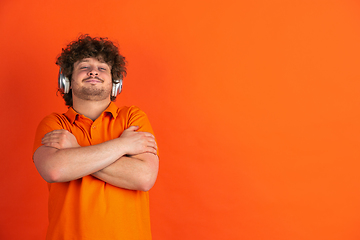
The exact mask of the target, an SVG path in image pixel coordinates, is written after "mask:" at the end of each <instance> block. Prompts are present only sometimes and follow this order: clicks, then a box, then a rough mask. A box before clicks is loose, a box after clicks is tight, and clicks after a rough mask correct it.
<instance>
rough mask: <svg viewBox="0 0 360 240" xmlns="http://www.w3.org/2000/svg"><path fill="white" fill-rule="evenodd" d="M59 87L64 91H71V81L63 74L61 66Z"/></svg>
mask: <svg viewBox="0 0 360 240" xmlns="http://www.w3.org/2000/svg"><path fill="white" fill-rule="evenodd" d="M58 87H59V90H60V91H61V92H62V93H69V90H70V81H69V79H68V78H67V77H65V76H64V75H63V74H62V71H61V68H60V69H59V76H58Z"/></svg>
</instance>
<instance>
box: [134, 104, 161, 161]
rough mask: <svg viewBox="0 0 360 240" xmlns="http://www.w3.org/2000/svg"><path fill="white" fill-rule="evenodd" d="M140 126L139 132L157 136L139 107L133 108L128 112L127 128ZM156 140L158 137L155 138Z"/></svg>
mask: <svg viewBox="0 0 360 240" xmlns="http://www.w3.org/2000/svg"><path fill="white" fill-rule="evenodd" d="M130 126H139V130H138V131H139V132H149V133H151V134H152V135H154V136H155V134H154V131H153V129H152V127H151V124H150V121H149V119H148V117H147V115H146V114H145V113H144V112H143V111H142V110H140V109H139V108H138V107H135V106H131V107H130V108H129V112H128V123H127V127H130ZM155 139H156V136H155ZM158 155H159V150H158Z"/></svg>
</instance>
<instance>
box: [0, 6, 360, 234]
mask: <svg viewBox="0 0 360 240" xmlns="http://www.w3.org/2000/svg"><path fill="white" fill-rule="evenodd" d="M0 32H1V39H0V46H1V48H0V56H1V57H0V74H1V80H0V81H1V88H0V97H1V99H0V100H1V105H0V107H1V109H0V111H1V113H2V117H1V120H0V123H1V125H0V126H1V128H2V129H1V136H2V137H1V140H0V141H1V145H0V146H1V154H2V161H1V167H0V181H1V189H0V192H1V197H0V239H7V240H12V239H34V240H35V239H36V240H38V239H44V236H45V231H46V226H47V187H46V184H45V182H44V180H42V179H41V177H40V175H39V174H38V173H37V171H36V169H35V166H34V165H33V163H32V161H31V154H32V144H33V140H34V134H35V129H36V127H37V124H38V123H39V122H40V120H41V119H42V118H43V117H44V116H46V115H48V114H50V113H51V112H54V111H56V112H64V111H65V110H66V107H65V105H64V103H63V100H62V98H61V97H59V96H56V88H57V74H58V67H57V66H56V65H55V60H56V57H57V55H58V54H59V53H60V52H61V48H62V47H65V45H66V44H67V43H68V42H70V41H72V40H74V39H76V37H77V36H79V34H80V33H89V34H91V35H93V36H107V37H109V38H110V39H111V40H116V41H118V43H119V45H120V50H121V52H122V53H123V54H124V55H125V56H126V58H127V60H128V62H129V65H128V77H127V78H126V79H125V80H124V89H123V93H122V94H121V96H120V97H119V98H118V99H117V104H118V105H137V106H139V107H140V108H141V109H143V110H144V111H145V112H146V113H147V114H148V116H149V118H150V121H151V123H152V125H153V128H154V130H155V133H156V136H157V139H158V144H159V146H160V155H161V165H160V173H159V177H158V181H157V183H156V185H155V187H154V188H153V189H152V190H151V191H150V195H151V214H152V215H151V217H152V231H153V238H154V240H155V239H156V240H165V239H166V240H168V239H172V240H176V239H179V240H180V239H181V240H183V239H187V240H192V239H207V240H208V239H209V240H212V239H248V240H256V239H267V240H268V239H276V240H282V239H284V240H288V239H291V240H298V239H306V240H311V239H317V240H318V239H324V240H325V239H326V240H332V239H334V240H337V239H341V240H350V239H360V230H359V226H360V206H359V205H360V179H359V174H358V172H359V168H360V163H359V158H360V151H359V143H360V140H359V136H360V125H359V123H360V112H359V107H360V98H359V93H360V82H359V77H360V71H359V66H360V62H359V56H360V44H359V42H360V4H359V3H358V2H357V1H350V0H346V1H341V0H334V1H328V0H324V1H310V0H306V1H292V0H288V1H279V0H277V1H265V0H255V1H235V0H222V1H219V0H218V1H214V0H213V1H211V0H210V1H193V0H182V1H177V0H175V1H167V0H166V1H165V0H157V1H145V0H138V1H128V0H127V1H115V0H113V1H111V0H102V1H92V0H88V1H85V0H82V1H73V0H61V1H45V0H39V1H28V0H13V1H10V0H2V1H1V3H0Z"/></svg>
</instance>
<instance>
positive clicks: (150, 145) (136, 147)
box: [119, 126, 157, 155]
mask: <svg viewBox="0 0 360 240" xmlns="http://www.w3.org/2000/svg"><path fill="white" fill-rule="evenodd" d="M138 129H139V127H138V126H131V127H129V128H127V129H125V130H124V132H123V133H122V134H121V136H120V137H119V138H120V139H121V140H122V141H123V144H124V146H125V151H126V154H128V155H136V154H141V153H146V152H148V153H153V154H155V155H156V154H157V144H156V141H155V137H154V135H152V134H151V133H148V132H137V130H138Z"/></svg>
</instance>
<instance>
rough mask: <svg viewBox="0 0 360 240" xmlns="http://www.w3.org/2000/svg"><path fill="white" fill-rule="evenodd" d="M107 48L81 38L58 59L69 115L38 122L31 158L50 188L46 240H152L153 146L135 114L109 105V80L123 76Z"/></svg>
mask: <svg viewBox="0 0 360 240" xmlns="http://www.w3.org/2000/svg"><path fill="white" fill-rule="evenodd" d="M101 44H102V45H101ZM109 44H110V45H111V44H112V43H111V42H110V43H109V41H107V40H106V39H105V40H104V39H92V38H90V37H89V36H82V37H80V38H79V40H78V41H77V42H73V43H71V44H69V45H68V48H67V49H65V50H64V49H63V53H62V55H61V56H60V57H59V58H58V62H57V64H59V65H60V66H61V67H63V69H64V70H65V71H64V70H63V71H64V72H65V73H66V72H67V76H68V77H69V79H71V80H70V92H69V93H66V92H64V93H63V96H64V99H65V100H66V102H67V105H69V106H70V108H69V110H68V111H67V112H66V113H65V114H55V113H54V114H51V115H50V116H48V117H46V118H44V119H43V121H42V122H41V123H40V125H39V127H38V130H37V133H36V138H35V144H34V155H33V160H34V163H35V166H36V168H37V169H38V171H39V173H40V175H41V176H42V177H43V178H44V179H45V180H46V181H47V182H48V183H49V228H48V235H47V239H151V232H150V219H149V200H148V193H147V191H148V190H149V189H150V188H151V187H152V186H153V185H154V183H155V180H156V177H157V173H158V167H159V159H158V156H157V145H156V141H155V137H154V136H153V131H152V128H151V125H150V123H149V121H148V119H147V117H146V115H145V114H144V113H143V112H142V111H141V110H140V109H138V108H136V107H122V108H118V107H117V106H116V105H115V104H114V103H112V102H111V100H112V99H114V96H111V94H112V89H113V86H114V84H116V83H114V80H113V79H114V76H115V77H122V75H123V74H124V73H126V72H125V70H124V69H125V68H124V64H125V61H124V59H123V58H121V57H122V56H120V57H119V56H118V55H116V53H117V54H118V52H117V48H116V49H115V50H114V49H110V50H112V51H113V52H115V54H111V53H110V54H109V53H108V52H106V51H104V46H105V49H106V47H107V48H112V47H113V45H112V46H110V47H109V46H108V45H109ZM74 46H75V47H76V48H75V47H74ZM79 46H80V47H79ZM89 46H91V47H89ZM79 49H80V50H79ZM76 51H77V52H76ZM74 52H75V54H74ZM79 52H80V54H79ZM71 54H72V57H71V58H69V57H68V56H67V55H71ZM112 55H114V57H111V56H112ZM73 56H77V58H78V59H77V58H74V57H73ZM109 56H110V57H109ZM67 59H71V61H73V63H71V61H70V63H69V60H67ZM119 59H120V60H122V62H121V61H119ZM66 60H67V61H66ZM119 66H120V67H119ZM69 99H70V100H69Z"/></svg>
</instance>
